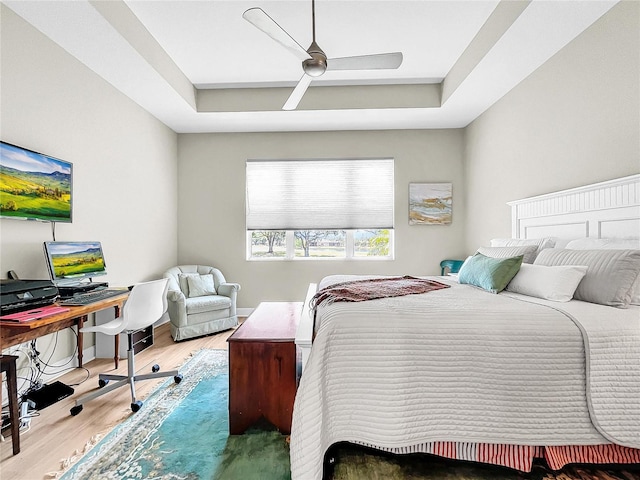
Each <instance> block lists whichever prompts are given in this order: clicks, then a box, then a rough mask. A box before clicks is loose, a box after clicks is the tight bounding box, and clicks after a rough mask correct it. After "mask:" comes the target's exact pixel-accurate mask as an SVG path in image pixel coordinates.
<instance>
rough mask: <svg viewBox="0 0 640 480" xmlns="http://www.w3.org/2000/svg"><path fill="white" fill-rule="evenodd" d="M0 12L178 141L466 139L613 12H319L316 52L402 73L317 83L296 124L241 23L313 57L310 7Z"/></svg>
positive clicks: (534, 5)
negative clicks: (308, 49)
mask: <svg viewBox="0 0 640 480" xmlns="http://www.w3.org/2000/svg"><path fill="white" fill-rule="evenodd" d="M3 3H4V4H5V5H7V6H8V7H9V8H11V9H12V10H13V11H14V12H16V13H17V14H18V15H20V16H21V17H22V18H23V19H25V20H26V21H27V22H28V23H30V24H31V25H33V26H34V27H35V28H37V29H38V30H40V31H41V32H43V33H44V34H45V35H47V36H48V37H49V38H50V39H51V40H52V41H54V42H56V43H57V44H59V45H60V46H61V47H62V48H64V49H65V50H67V51H68V52H69V53H70V54H71V55H73V56H74V57H76V58H77V59H78V60H80V61H81V62H82V63H84V64H85V65H86V66H87V67H88V68H90V69H91V70H93V71H94V72H96V73H97V74H98V75H100V76H101V77H102V78H104V79H105V80H106V81H107V82H109V83H111V84H112V85H113V86H114V87H115V88H117V89H119V90H120V91H121V92H122V93H123V94H125V95H127V96H128V97H130V98H131V99H132V100H133V101H134V102H136V103H138V104H139V105H140V106H141V107H142V108H144V109H146V110H147V111H149V112H150V113H151V114H152V115H154V116H155V117H157V118H158V119H159V120H160V121H162V122H163V123H165V124H166V125H168V126H169V127H170V128H172V129H173V130H175V131H176V132H178V133H183V132H185V133H186V132H234V131H265V132H271V131H314V130H376V129H405V128H460V127H464V126H466V125H468V124H469V123H470V122H471V121H473V120H474V119H475V118H477V117H478V116H479V115H480V114H481V113H482V112H484V111H485V110H486V109H487V108H489V107H490V106H491V105H492V104H493V103H495V102H496V101H497V100H499V99H500V98H501V97H502V96H504V95H505V94H506V93H507V92H509V91H510V90H511V89H512V88H513V87H515V86H516V85H517V84H518V83H520V82H521V81H522V80H523V79H524V78H526V77H527V76H528V75H530V74H531V73H532V72H533V71H535V70H536V69H537V68H538V67H539V66H540V65H542V64H543V63H544V62H546V61H547V60H548V59H549V58H550V57H551V56H553V55H554V54H555V53H557V52H558V51H559V50H560V49H561V48H563V47H564V46H565V45H567V43H569V42H570V41H571V40H573V39H574V38H575V37H576V36H577V35H579V34H580V33H581V32H582V31H584V30H585V29H586V28H588V27H589V26H590V25H591V24H592V23H593V22H595V21H596V20H597V19H598V18H600V17H601V16H602V15H603V14H605V13H606V12H607V11H608V10H609V9H610V8H611V7H613V6H614V5H615V4H616V3H617V0H611V1H606V0H605V1H599V2H593V1H589V0H575V1H571V2H566V1H539V0H533V1H526V0H523V1H508V0H506V1H501V2H499V1H497V0H487V1H483V0H478V1H468V0H467V1H463V0H460V1H457V0H452V1H447V2H442V1H431V0H407V1H404V0H379V1H357V0H317V2H316V5H315V8H316V21H317V32H316V36H317V42H318V44H320V45H322V49H323V50H324V51H326V52H331V54H332V55H333V52H336V53H338V54H339V55H340V56H361V55H371V54H376V53H380V52H402V54H403V61H402V65H401V66H400V67H399V68H398V69H386V70H366V71H365V70H362V71H355V72H354V71H348V70H345V71H335V72H331V73H332V75H331V77H330V78H328V75H324V76H322V77H318V78H317V79H315V80H314V81H313V83H312V86H311V87H310V88H309V89H308V91H307V92H306V94H305V95H304V96H303V97H302V100H301V102H300V104H299V107H298V110H296V111H282V110H281V108H282V105H283V104H284V102H285V101H286V100H287V98H288V94H290V93H291V89H292V88H293V87H294V86H295V85H296V84H297V82H298V81H299V80H300V75H301V70H300V64H299V63H298V62H297V61H296V59H295V58H294V59H293V62H292V61H291V60H292V59H291V54H290V53H289V52H288V51H287V50H286V49H284V48H282V47H281V46H280V45H278V44H277V43H276V42H273V41H270V40H269V39H268V38H267V37H266V36H265V35H264V33H263V32H261V31H260V30H258V29H257V28H255V27H254V26H253V25H251V24H250V23H249V22H247V21H245V20H244V19H243V18H242V14H243V12H245V11H246V10H248V9H250V8H252V7H260V8H261V9H263V10H264V11H267V12H269V15H270V16H272V17H273V18H277V19H278V24H279V25H280V26H281V27H282V28H283V29H285V30H286V31H287V33H288V34H289V35H291V36H292V37H293V38H295V39H296V40H297V41H298V42H300V43H302V44H303V45H305V44H307V43H308V44H311V41H312V32H311V28H310V25H311V2H310V1H305V2H301V1H296V0H259V1H256V0H229V1H223V0H215V1H208V2H183V1H179V0H163V1H157V2H155V1H151V2H150V1H138V0H128V1H126V2H125V1H122V0H111V1H109V2H101V1H88V0H77V1H74V2H68V1H64V0H62V1H49V2H24V1H19V0H3ZM363 11H366V12H367V15H366V18H365V20H366V21H363V17H362V12H363ZM247 59H250V61H248V60H247ZM325 77H327V80H325Z"/></svg>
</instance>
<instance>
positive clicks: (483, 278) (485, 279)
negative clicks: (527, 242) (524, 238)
mask: <svg viewBox="0 0 640 480" xmlns="http://www.w3.org/2000/svg"><path fill="white" fill-rule="evenodd" d="M522 258H523V255H519V256H517V257H509V258H491V257H487V256H485V255H482V254H481V253H476V254H475V255H474V256H473V257H471V258H469V259H468V260H467V261H466V262H464V264H463V265H462V268H461V269H460V272H459V273H458V281H459V282H460V283H468V284H470V285H475V286H476V287H480V288H482V289H484V290H487V291H488V292H491V293H499V292H501V291H502V290H504V289H505V288H506V286H507V284H508V283H509V282H510V281H511V279H512V278H513V277H515V276H516V273H518V270H520V265H522Z"/></svg>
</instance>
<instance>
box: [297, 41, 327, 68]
mask: <svg viewBox="0 0 640 480" xmlns="http://www.w3.org/2000/svg"><path fill="white" fill-rule="evenodd" d="M307 53H308V54H309V55H310V56H311V58H308V59H307V60H304V61H303V62H302V69H303V70H304V73H306V74H307V75H309V76H310V77H319V76H320V75H322V74H323V73H324V72H325V71H326V70H327V56H326V55H325V54H324V52H323V51H322V49H321V48H320V47H319V46H318V44H317V43H316V42H315V41H314V42H313V43H312V44H311V46H310V47H309V48H308V49H307Z"/></svg>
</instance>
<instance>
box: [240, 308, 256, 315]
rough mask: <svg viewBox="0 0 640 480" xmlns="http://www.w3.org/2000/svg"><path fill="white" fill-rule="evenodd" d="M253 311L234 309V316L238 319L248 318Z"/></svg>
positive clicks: (252, 309) (251, 309)
mask: <svg viewBox="0 0 640 480" xmlns="http://www.w3.org/2000/svg"><path fill="white" fill-rule="evenodd" d="M254 310H255V308H236V315H237V316H238V317H248V316H249V315H251V314H252V313H253V311H254Z"/></svg>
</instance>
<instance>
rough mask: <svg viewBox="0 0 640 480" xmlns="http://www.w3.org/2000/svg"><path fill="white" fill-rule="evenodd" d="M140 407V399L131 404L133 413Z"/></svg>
mask: <svg viewBox="0 0 640 480" xmlns="http://www.w3.org/2000/svg"><path fill="white" fill-rule="evenodd" d="M141 408H142V402H141V401H140V400H138V401H137V402H134V403H132V404H131V411H132V412H133V413H136V412H137V411H138V410H140V409H141Z"/></svg>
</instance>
